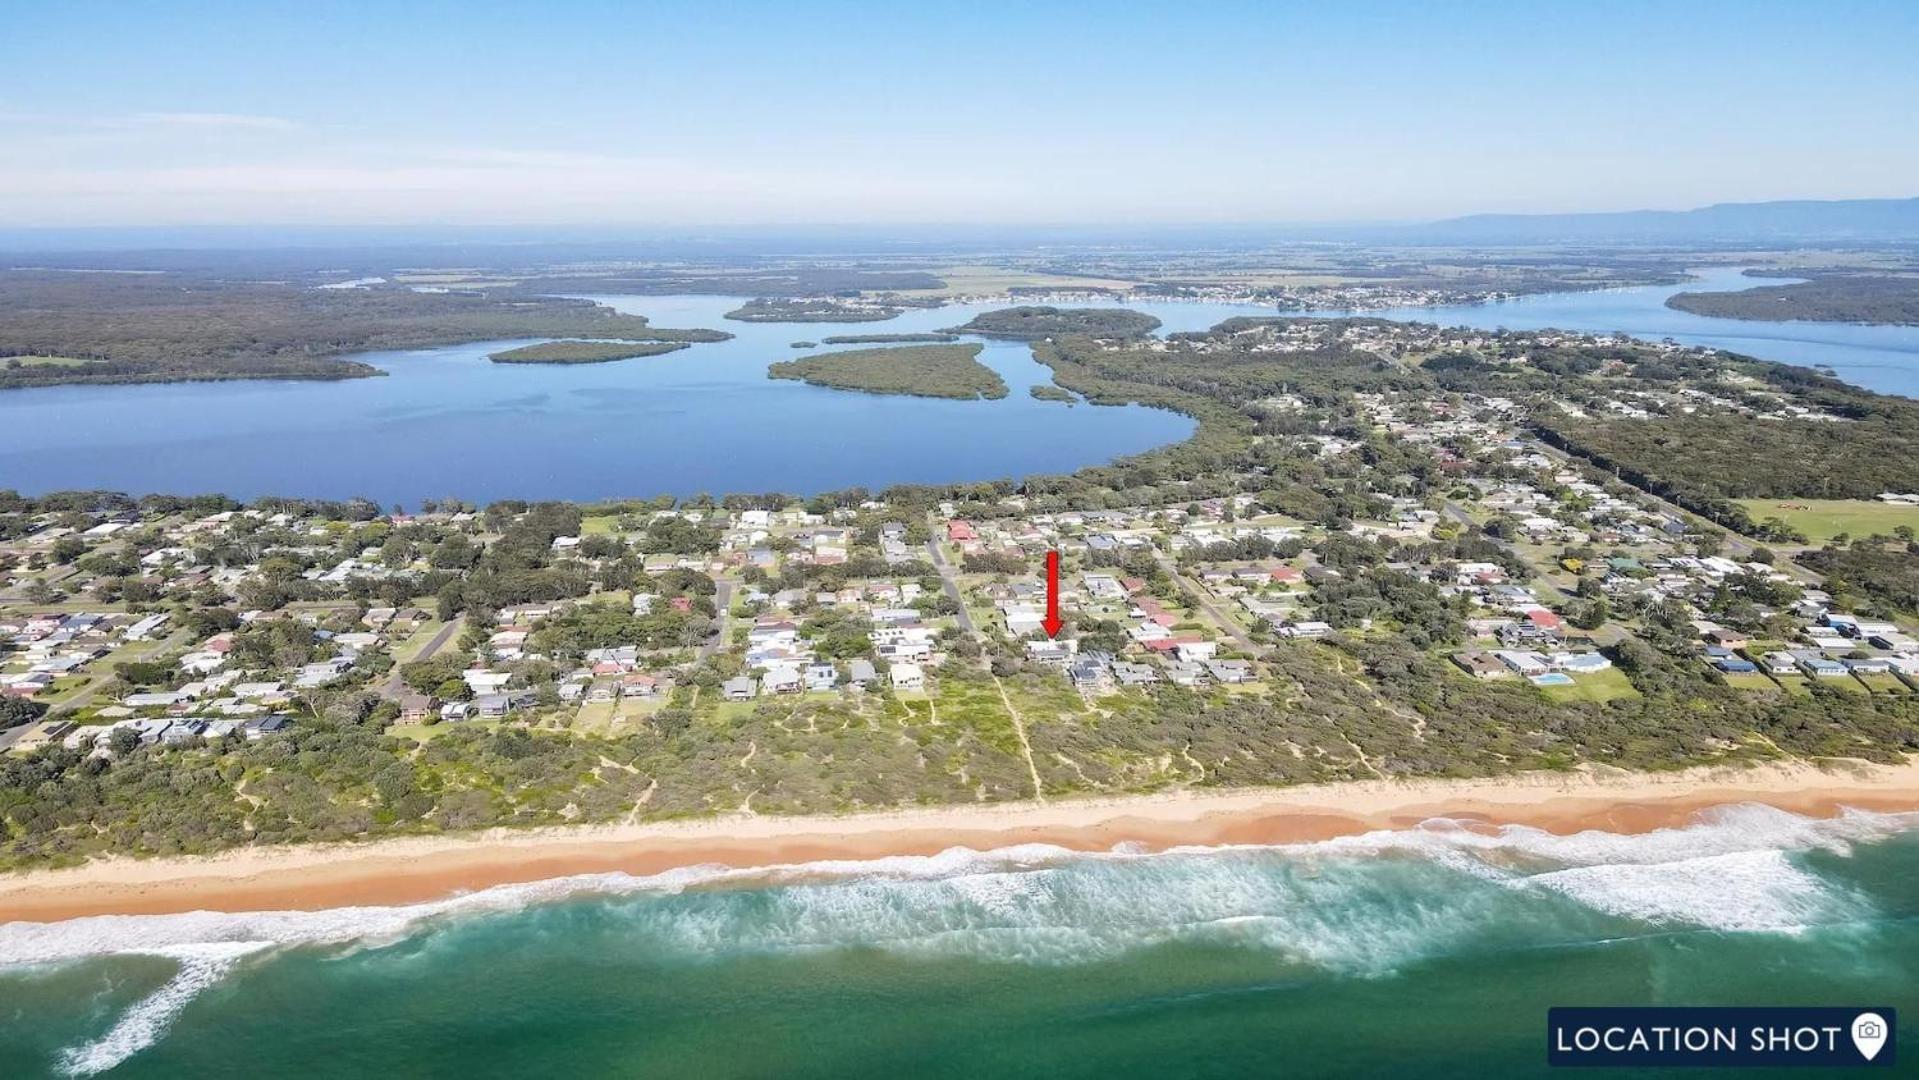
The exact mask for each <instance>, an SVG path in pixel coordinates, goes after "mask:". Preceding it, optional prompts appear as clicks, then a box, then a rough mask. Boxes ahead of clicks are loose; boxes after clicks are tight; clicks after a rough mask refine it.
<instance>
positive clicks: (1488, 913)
mask: <svg viewBox="0 0 1919 1080" xmlns="http://www.w3.org/2000/svg"><path fill="white" fill-rule="evenodd" d="M1916 825H1919V815H1909V814H1908V815H1885V814H1870V813H1863V812H1847V813H1845V814H1842V815H1841V816H1839V817H1836V818H1830V819H1812V818H1805V817H1800V816H1798V815H1794V814H1790V813H1786V812H1784V811H1780V810H1775V809H1772V808H1768V807H1763V806H1756V805H1753V806H1739V807H1730V808H1724V809H1721V810H1718V811H1715V812H1713V813H1711V814H1709V815H1707V816H1706V817H1704V818H1703V819H1702V820H1701V821H1699V822H1698V823H1696V824H1692V825H1688V826H1685V827H1681V828H1669V829H1661V830H1657V831H1654V832H1649V833H1643V834H1617V833H1606V832H1599V831H1590V832H1582V833H1577V834H1573V835H1566V836H1560V835H1554V834H1551V833H1547V832H1544V831H1542V830H1538V829H1533V828H1528V827H1524V826H1506V827H1502V828H1498V829H1486V828H1482V827H1475V826H1472V825H1470V824H1467V823H1461V822H1455V821H1448V820H1435V821H1430V822H1427V823H1425V824H1424V825H1422V826H1420V827H1418V828H1414V829H1407V830H1391V831H1379V832H1372V833H1367V834H1364V835H1359V836H1350V837H1342V838H1338V839H1333V840H1326V841H1319V842H1314V843H1306V844H1291V845H1272V846H1229V847H1207V848H1197V847H1194V848H1175V849H1172V850H1168V851H1163V852H1158V853H1146V852H1142V851H1139V850H1136V849H1131V848H1127V847H1121V848H1118V849H1115V850H1114V851H1111V852H1106V853H1097V854H1087V853H1082V852H1074V851H1069V850H1067V849H1064V848H1058V847H1053V846H1048V845H1020V846H1014V847H1008V848H1001V849H996V850H991V851H974V850H970V849H965V848H954V849H951V850H948V851H945V852H942V853H940V854H938V855H931V856H895V857H889V858H882V859H873V860H864V861H851V860H848V861H827V862H815V863H803V864H792V865H784V866H775V867H766V868H755V869H729V868H725V867H712V866H709V867H691V868H686V869H680V870H674V871H670V872H667V873H663V874H656V875H650V876H633V875H627V874H595V875H583V876H577V877H569V878H559V879H554V880H549V881H541V882H532V883H527V884H521V885H508V886H501V887H498V888H492V889H486V890H483V891H479V892H475V893H471V894H467V895H463V896H457V897H453V898H449V899H445V900H439V901H434V902H431V903H423V904H412V905H403V906H391V907H353V908H336V909H330V910H323V911H310V912H309V911H271V912H245V913H223V912H206V911H202V912H192V913H186V914H177V915H146V916H97V917H91V918H82V919H73V920H68V921H65V922H58V923H10V924H6V925H0V968H6V967H20V966H46V965H55V964H62V963H69V962H73V961H76V960H80V959H83V958H88V957H101V956H109V955H116V954H142V955H153V956H161V957H166V958H169V959H171V960H173V961H175V962H176V963H177V964H178V965H179V967H178V970H177V971H176V973H175V974H174V976H173V977H172V978H171V979H170V980H169V981H168V982H167V983H166V984H164V985H163V986H161V987H160V988H159V989H158V990H156V991H154V992H153V993H152V994H150V995H148V996H147V997H146V998H144V999H142V1000H141V1001H139V1002H137V1003H136V1004H134V1005H133V1006H132V1007H131V1008H129V1009H128V1010H127V1011H126V1013H125V1014H124V1015H123V1016H121V1017H120V1019H119V1020H118V1021H117V1022H116V1023H115V1024H114V1026H113V1027H112V1029H111V1030H109V1031H108V1032H107V1033H106V1034H105V1035H103V1036H101V1037H100V1038H98V1039H95V1040H92V1041H90V1042H87V1043H85V1044H84V1045H81V1046H76V1047H73V1048H70V1049H68V1050H66V1051H64V1052H63V1059H62V1062H61V1064H62V1066H63V1067H64V1068H65V1069H66V1071H68V1072H69V1073H71V1074H74V1075H87V1074H91V1073H95V1072H99V1071H102V1070H104V1069H108V1068H111V1067H113V1066H114V1065H116V1064H118V1063H119V1062H121V1061H124V1060H125V1059H126V1058H127V1057H129V1056H131V1055H132V1054H134V1053H137V1052H138V1051H139V1050H141V1049H142V1048H144V1047H146V1046H150V1045H152V1044H153V1043H154V1042H155V1041H156V1040H157V1039H159V1038H160V1037H161V1036H162V1035H163V1034H164V1033H165V1031H166V1029H167V1027H168V1026H169V1025H170V1024H171V1023H172V1022H173V1020H174V1019H175V1017H177V1016H178V1015H179V1013H180V1012H181V1010H182V1009H184V1008H185V1007H186V1005H187V1004H188V1003H189V1002H190V1001H191V1000H192V999H193V998H194V997H195V996H196V995H197V994H199V993H200V992H202V991H203V990H205V989H206V988H207V987H209V986H212V985H214V984H215V983H217V982H218V981H219V980H220V979H222V978H224V977H225V976H227V975H228V973H229V972H231V971H232V970H233V968H234V967H235V966H236V965H239V964H241V963H242V962H243V961H245V960H246V959H247V958H248V957H249V956H253V955H255V954H259V953H264V952H268V951H269V950H279V949H287V948H331V949H336V950H337V949H350V948H378V947H381V946H383V945H389V944H392V943H395V942H399V941H402V940H405V939H408V938H414V937H419V936H421V935H428V934H433V933H438V932H442V931H447V932H457V931H458V930H459V929H461V928H465V927H472V926H478V925H483V923H482V922H479V921H476V920H484V919H488V918H500V917H507V916H513V915H515V914H523V915H525V916H527V917H535V918H537V917H541V916H542V915H543V914H544V913H545V912H547V911H560V910H566V909H561V908H558V907H555V906H554V905H555V904H556V902H558V901H563V900H569V899H577V900H581V901H587V902H591V903H593V904H595V905H597V906H595V907H593V908H592V909H591V911H592V913H593V917H594V918H596V919H601V920H604V924H605V925H606V926H608V927H611V928H612V929H611V931H609V932H610V933H612V934H613V935H614V940H615V941H616V942H617V943H618V944H619V945H620V946H622V947H624V946H627V945H630V946H631V947H633V948H634V949H636V950H641V951H640V952H638V953H636V955H644V956H646V957H648V958H649V959H650V960H655V961H658V962H667V963H670V962H674V961H676V960H677V961H683V962H685V961H704V960H710V959H715V958H725V957H728V956H738V955H742V954H753V953H779V952H800V951H815V950H827V949H845V948H869V949H878V950H883V951H887V952H892V953H896V954H901V955H907V956H920V957H968V958H974V959H980V960H985V961H992V962H1010V963H1029V964H1071V963H1085V962H1091V961H1099V960H1104V959H1111V958H1114V957H1118V956H1121V955H1124V954H1125V953H1127V952H1130V951H1134V950H1138V949H1142V948H1150V947H1153V946H1156V945H1163V944H1167V943H1188V944H1198V945H1208V946H1219V947H1227V948H1249V949H1259V950H1264V951H1267V952H1270V953H1272V954H1273V955H1274V956H1275V957H1276V962H1280V963H1290V964H1300V965H1306V966H1310V967H1312V968H1315V969H1320V970H1324V971H1328V972H1332V973H1336V974H1342V975H1349V976H1358V977H1368V976H1376V975H1382V974H1386V973H1389V972H1392V971H1394V970H1396V969H1398V968H1401V967H1403V966H1405V965H1407V964H1409V963H1413V962H1416V961H1418V960H1419V959H1421V958H1424V957H1428V956H1434V955H1443V954H1446V953H1449V952H1455V951H1458V950H1462V949H1470V948H1475V947H1487V948H1503V947H1530V946H1533V945H1538V944H1541V943H1548V944H1550V943H1558V942H1577V941H1591V940H1596V939H1598V938H1601V937H1607V936H1612V935H1616V934H1618V933H1622V932H1623V933H1630V932H1632V929H1631V928H1632V927H1634V926H1639V927H1644V928H1648V930H1649V931H1650V930H1656V931H1658V932H1667V931H1671V930H1673V929H1680V930H1703V931H1713V932H1725V933H1752V932H1775V933H1777V932H1786V933H1791V932H1796V931H1799V930H1802V929H1804V928H1807V927H1814V926H1820V925H1826V924H1831V923H1835V922H1840V921H1847V920H1851V919H1855V918H1858V917H1860V916H1862V915H1864V914H1867V913H1868V911H1867V909H1868V907H1869V906H1870V905H1869V903H1868V901H1866V900H1865V899H1864V898H1863V897H1861V896H1859V895H1857V894H1856V893H1855V892H1854V891H1852V890H1851V889H1849V888H1847V887H1846V886H1845V885H1843V884H1841V883H1837V882H1833V881H1830V880H1828V879H1826V878H1822V877H1821V876H1820V875H1819V874H1818V873H1816V872H1815V871H1814V870H1812V869H1809V868H1808V867H1807V866H1806V865H1805V864H1804V862H1803V860H1801V859H1799V858H1798V856H1799V855H1801V854H1803V853H1806V852H1811V851H1821V852H1828V853H1833V854H1838V855H1844V854H1847V853H1848V852H1849V851H1850V850H1851V847H1852V846H1853V845H1855V844H1859V843H1864V842H1870V841H1873V840H1878V839H1883V838H1886V837H1888V836H1891V835H1892V834H1894V833H1896V832H1899V831H1902V830H1905V829H1909V828H1913V827H1914V826H1916ZM1622 924H1623V925H1622Z"/></svg>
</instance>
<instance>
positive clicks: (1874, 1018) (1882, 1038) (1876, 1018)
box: [1852, 1013, 1891, 1061]
mask: <svg viewBox="0 0 1919 1080" xmlns="http://www.w3.org/2000/svg"><path fill="white" fill-rule="evenodd" d="M1890 1033H1891V1032H1890V1031H1889V1029H1888V1027H1887V1025H1886V1021H1885V1018H1884V1017H1882V1016H1880V1015H1879V1014H1878V1013H1860V1014H1859V1015H1858V1016H1857V1017H1854V1018H1853V1021H1852V1045H1854V1046H1856V1047H1858V1048H1859V1053H1860V1054H1862V1055H1864V1056H1865V1059H1866V1060H1867V1061H1871V1060H1872V1059H1873V1058H1876V1057H1878V1056H1879V1051H1880V1050H1881V1049H1883V1048H1884V1047H1885V1045H1886V1036H1887V1035H1889V1034H1890Z"/></svg>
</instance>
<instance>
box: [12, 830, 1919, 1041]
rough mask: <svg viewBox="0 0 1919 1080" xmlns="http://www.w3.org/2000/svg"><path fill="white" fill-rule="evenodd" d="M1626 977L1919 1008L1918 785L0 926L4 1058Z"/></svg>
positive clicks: (813, 1029)
mask: <svg viewBox="0 0 1919 1080" xmlns="http://www.w3.org/2000/svg"><path fill="white" fill-rule="evenodd" d="M1633 1004H1691V1005H1735V1004H1738V1005H1762V1004H1781V1005H1785V1004H1793V1005H1863V1004H1872V1005H1880V1006H1884V1005H1890V1006H1893V1007H1895V1008H1897V1009H1900V1010H1901V1011H1902V1012H1903V1013H1904V1014H1905V1015H1906V1016H1919V815H1882V814H1868V813H1856V812H1855V813H1847V814H1844V815H1842V816H1840V817H1838V818H1833V819H1826V820H1815V819H1809V818H1805V817H1799V816H1796V815H1793V814H1790V813H1786V812H1784V811H1780V810H1774V809H1770V808H1766V807H1761V806H1755V805H1748V806H1738V807H1729V808H1723V809H1721V810H1717V811H1713V812H1711V813H1709V814H1708V815H1706V816H1704V817H1703V818H1702V819H1701V820H1700V821H1699V822H1698V823H1697V824H1693V825H1689V826H1686V827H1683V828H1672V829H1665V830H1660V831H1656V832H1651V833H1646V834H1640V835H1620V834H1611V833H1604V832H1586V833H1580V834H1577V835H1573V836H1555V835H1552V834H1549V833H1545V832H1541V831H1539V830H1536V829H1531V828H1526V827H1519V826H1509V827H1505V828H1502V829H1500V830H1498V831H1497V832H1487V831H1484V830H1474V829H1470V828H1467V827H1465V826H1463V825H1461V824H1459V823H1454V822H1446V821H1434V822H1429V823H1427V824H1426V825H1424V826H1422V827H1419V828H1416V829H1409V830H1402V831H1392V832H1376V833H1371V834H1367V835H1364V836H1355V837H1346V838H1341V839H1336V840H1329V841H1322V842H1316V843H1306V844H1294V845H1285V846H1267V847H1226V848H1181V849H1175V850H1171V851H1165V852H1159V853H1145V852H1140V851H1132V850H1128V849H1125V848H1122V849H1119V850H1115V851H1113V852H1111V853H1105V854H1096V855H1087V854H1083V853H1074V852H1069V851H1066V850H1063V849H1059V848H1052V847H1045V846H1025V847H1013V848H1007V849H1003V850H996V851H985V852H975V851H967V850H957V849H956V850H953V851H948V852H946V853H944V854H941V855H937V856H931V857H894V858H886V859H879V860H874V861H869V862H839V863H814V864H805V865H795V866H785V867H777V868H770V869H759V870H750V871H749V870H724V869H719V868H693V869H687V870H681V871H675V872H672V873H668V874H664V875H658V876H654V877H647V878H639V877H630V876H626V875H617V874H616V875H596V876H591V877H580V878H568V879H562V880H556V881H548V882H540V883H534V884H527V885H514V886H505V887H500V888H493V889H488V890H484V891H480V892H475V893H471V894H467V895H463V896H459V897H456V898H452V899H448V900H443V901H438V902H434V903H427V904H419V905H412V906H401V907H379V908H347V909H336V910H328V911H314V912H268V913H251V914H220V913H212V912H197V913H192V914H183V915H164V916H133V917H96V918H85V919H76V920H72V921H68V922H60V923H12V924H7V925H4V926H0V1076H6V1077H34V1076H90V1075H96V1074H101V1073H106V1074H109V1075H111V1076H115V1077H120V1076H125V1077H196V1078H205V1077H226V1076H235V1077H238V1076H246V1077H259V1076H290V1075H299V1076H318V1077H335V1076H339V1077H361V1076H383V1077H386V1076H392V1077H410V1076H460V1077H466V1078H475V1077H494V1076H583V1077H601V1076H607V1077H615V1076H617V1077H630V1076H644V1077H703V1078H704V1077H771V1076H797V1077H835V1078H847V1077H854V1078H857V1077H875V1078H881V1077H884V1078H893V1077H907V1076H930V1077H974V1076H1016V1077H1117V1076H1152V1077H1229V1076H1231V1077H1238V1076H1247V1075H1286V1076H1304V1077H1317V1076H1350V1077H1358V1076H1415V1077H1423V1076H1448V1077H1451V1076H1456V1077H1488V1076H1534V1075H1544V1074H1546V1073H1547V1072H1548V1071H1549V1070H1548V1069H1547V1068H1546V1065H1545V1057H1546V1039H1545V1022H1546V1010H1547V1008H1548V1007H1550V1006H1553V1005H1633ZM1909 1026H1910V1025H1909ZM1904 1042H1905V1045H1902V1046H1901V1047H1900V1048H1899V1053H1900V1054H1901V1055H1902V1056H1903V1055H1908V1054H1911V1053H1919V1046H1914V1045H1913V1040H1912V1039H1911V1037H1910V1036H1908V1037H1907V1038H1906V1039H1905V1040H1904ZM1640 1075H1644V1074H1640ZM1674 1075H1679V1074H1678V1073H1675V1074H1674ZM1690 1075H1698V1074H1697V1073H1696V1072H1694V1073H1691V1074H1690ZM1711 1075H1715V1076H1719V1075H1729V1074H1728V1073H1725V1072H1723V1071H1722V1072H1714V1073H1712V1074H1711ZM1794 1075H1805V1073H1804V1072H1803V1071H1795V1073H1794Z"/></svg>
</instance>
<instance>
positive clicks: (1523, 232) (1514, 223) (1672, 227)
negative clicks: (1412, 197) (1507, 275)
mask: <svg viewBox="0 0 1919 1080" xmlns="http://www.w3.org/2000/svg"><path fill="white" fill-rule="evenodd" d="M1371 231H1372V232H1373V233H1374V235H1379V234H1381V233H1384V232H1386V231H1388V230H1371ZM1397 231H1398V232H1399V233H1400V234H1401V236H1402V237H1404V238H1407V239H1416V240H1418V241H1420V242H1431V243H1461V244H1551V243H1568V242H1571V243H1643V242H1657V243H1681V244H1687V243H1726V242H1733V243H1740V242H1749V241H1754V240H1778V241H1790V242H1804V241H1808V240H1874V241H1886V240H1908V239H1913V240H1919V199H1833V200H1815V199H1793V200H1789V201H1783V202H1757V203H1718V204H1716V205H1713V206H1705V207H1701V208H1699V209H1697V210H1629V211H1625V212H1622V213H1611V214H1473V215H1471V216H1469V217H1460V218H1449V219H1447V220H1445V221H1435V222H1429V223H1427V224H1424V225H1410V226H1405V227H1403V228H1401V229H1399V230H1397Z"/></svg>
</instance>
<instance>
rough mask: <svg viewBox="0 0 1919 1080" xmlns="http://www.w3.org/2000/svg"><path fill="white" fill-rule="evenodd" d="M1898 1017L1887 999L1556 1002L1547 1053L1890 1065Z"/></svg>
mask: <svg viewBox="0 0 1919 1080" xmlns="http://www.w3.org/2000/svg"><path fill="white" fill-rule="evenodd" d="M1898 1019H1899V1018H1898V1016H1897V1015H1896V1014H1895V1012H1894V1010H1893V1009H1891V1008H1888V1007H1884V1006H1858V1007H1853V1008H1829V1007H1811V1008H1725V1007H1712V1008H1684V1007H1675V1008H1649V1007H1631V1008H1618V1009H1608V1008H1570V1007H1569V1008H1556V1009H1549V1010H1547V1013H1546V1061H1547V1063H1548V1064H1551V1065H1572V1066H1587V1067H1607V1066H1611V1067H1619V1068H1637V1067H1642V1066H1649V1065H1691V1066H1708V1067H1710V1066H1716V1065H1725V1066H1734V1065H1736V1066H1742V1067H1750V1066H1755V1065H1760V1066H1765V1065H1780V1066H1807V1065H1817V1066H1834V1065H1840V1066H1844V1065H1859V1066H1874V1067H1884V1068H1890V1067H1891V1066H1892V1065H1893V1063H1894V1062H1895V1061H1896V1060H1897V1059H1898V1045H1897V1034H1896V1033H1897V1030H1898Z"/></svg>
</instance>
